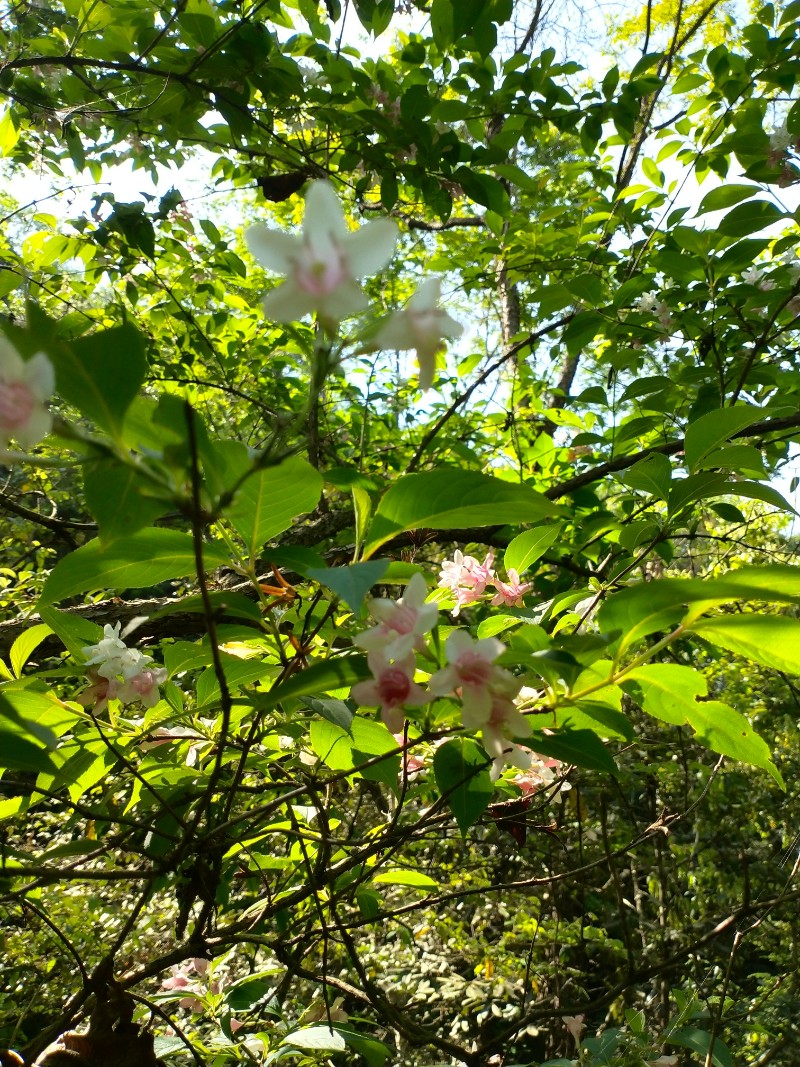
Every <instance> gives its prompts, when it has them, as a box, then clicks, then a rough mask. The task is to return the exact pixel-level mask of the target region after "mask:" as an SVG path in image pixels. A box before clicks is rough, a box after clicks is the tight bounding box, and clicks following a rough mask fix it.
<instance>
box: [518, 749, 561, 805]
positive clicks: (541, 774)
mask: <svg viewBox="0 0 800 1067" xmlns="http://www.w3.org/2000/svg"><path fill="white" fill-rule="evenodd" d="M560 770H561V761H560V760H557V759H549V758H548V757H546V756H537V755H536V753H532V754H531V765H530V767H528V769H527V770H526V771H523V772H522V774H517V775H515V776H514V778H513V779H512V781H513V783H514V785H516V786H519V788H520V789H521V790H522V793H523V796H531V795H532V794H533V793H536V792H538V791H539V790H540V789H541V788H542V787H543V786H548V785H552V784H553V782H554V781H555V780H556V778H557V776H558V774H559V773H560Z"/></svg>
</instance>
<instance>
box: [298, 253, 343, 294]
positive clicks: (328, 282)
mask: <svg viewBox="0 0 800 1067" xmlns="http://www.w3.org/2000/svg"><path fill="white" fill-rule="evenodd" d="M317 256H318V253H315V251H314V250H313V249H311V248H304V249H303V252H302V254H301V256H300V258H299V259H298V261H297V263H296V264H295V273H294V280H295V282H296V283H297V285H298V286H299V287H300V288H301V289H302V290H303V292H304V293H308V295H309V296H314V297H317V298H319V297H325V296H330V294H331V293H333V292H335V290H336V289H338V288H339V286H340V285H341V284H342V282H345V281H347V279H348V277H349V275H348V273H347V267H346V264H345V261H344V257H343V256H342V254H341V252H339V250H338V249H331V251H330V253H329V254H328V256H327V258H325V259H319V258H317Z"/></svg>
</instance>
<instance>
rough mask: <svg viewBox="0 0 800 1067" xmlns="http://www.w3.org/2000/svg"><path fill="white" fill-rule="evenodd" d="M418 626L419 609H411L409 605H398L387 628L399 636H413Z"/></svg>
mask: <svg viewBox="0 0 800 1067" xmlns="http://www.w3.org/2000/svg"><path fill="white" fill-rule="evenodd" d="M416 624H417V609H416V608H410V607H408V605H407V604H397V605H395V609H394V611H393V612H392V617H391V619H389V621H388V622H387V623H386V626H387V627H388V628H389V629H390V630H394V631H395V633H398V634H411V633H413V632H414V627H415V626H416Z"/></svg>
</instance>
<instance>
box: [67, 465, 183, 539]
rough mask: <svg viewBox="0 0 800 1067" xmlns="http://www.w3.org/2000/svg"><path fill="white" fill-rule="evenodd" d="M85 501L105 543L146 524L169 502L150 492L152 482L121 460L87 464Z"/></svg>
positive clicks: (155, 517) (167, 506)
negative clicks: (120, 461) (118, 461)
mask: <svg viewBox="0 0 800 1067" xmlns="http://www.w3.org/2000/svg"><path fill="white" fill-rule="evenodd" d="M83 488H84V492H85V494H86V503H87V505H88V506H89V510H90V511H91V513H92V514H93V515H94V517H95V519H96V520H97V525H98V526H99V527H100V537H101V538H102V540H103V541H104V542H106V543H108V542H110V541H114V540H115V539H117V538H119V537H126V536H129V535H130V534H132V533H135V532H136V531H137V530H141V529H142V528H143V527H145V526H149V525H150V524H151V523H152V522H153V521H154V520H155V519H157V518H158V517H159V516H160V515H163V514H164V512H165V511H168V510H169V507H170V502H169V501H167V500H158V499H156V498H154V497H153V496H152V495H148V493H147V492H143V491H142V490H149V491H150V493H151V494H152V488H153V487H152V484H151V483H150V482H148V481H147V480H146V479H144V478H142V477H141V475H139V474H137V472H136V470H135V469H134V468H133V467H129V466H127V465H126V464H122V463H105V462H104V463H87V464H86V467H85V468H84V472H83Z"/></svg>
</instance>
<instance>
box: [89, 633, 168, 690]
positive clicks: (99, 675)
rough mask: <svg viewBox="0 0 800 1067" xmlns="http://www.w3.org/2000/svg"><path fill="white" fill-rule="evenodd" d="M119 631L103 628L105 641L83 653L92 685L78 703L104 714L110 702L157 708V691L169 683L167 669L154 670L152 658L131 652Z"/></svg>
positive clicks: (142, 653) (135, 651)
mask: <svg viewBox="0 0 800 1067" xmlns="http://www.w3.org/2000/svg"><path fill="white" fill-rule="evenodd" d="M120 627H121V624H120V623H116V625H115V626H110V625H106V626H104V627H103V637H102V639H101V640H100V641H98V642H97V644H96V645H87V646H86V647H85V648H83V649H82V652H83V654H84V656H86V665H87V667H88V668H89V669H88V670H87V672H86V674H87V676H88V678H89V681H90V682H91V685H90V686H89V688H88V689H86V690H85V691H84V692H83V693H82V694H81V695H80V697H79V698H78V700H79V702H80V703H81V704H83V705H84V706H86V707H88V706H90V705H92V706H93V707H94V710H95V711H101V710H102V709H103V708H104V707H105V706H106V704H107V703H108V701H109V700H119V701H121V702H122V703H123V704H134V703H136V702H137V701H138V702H139V703H141V704H144V706H145V707H147V708H152V707H155V705H156V704H157V703H158V701H159V699H160V693H159V691H158V687H159V686H160V685H163V683H164V682H165V681H166V680H167V672H166V670H165V669H164V667H153V666H151V664H152V663H153V658H152V656H148V655H146V654H145V653H144V652H139V650H138V649H135V648H128V646H127V645H126V644H125V642H124V641H123V640H122V638H121V637H120Z"/></svg>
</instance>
